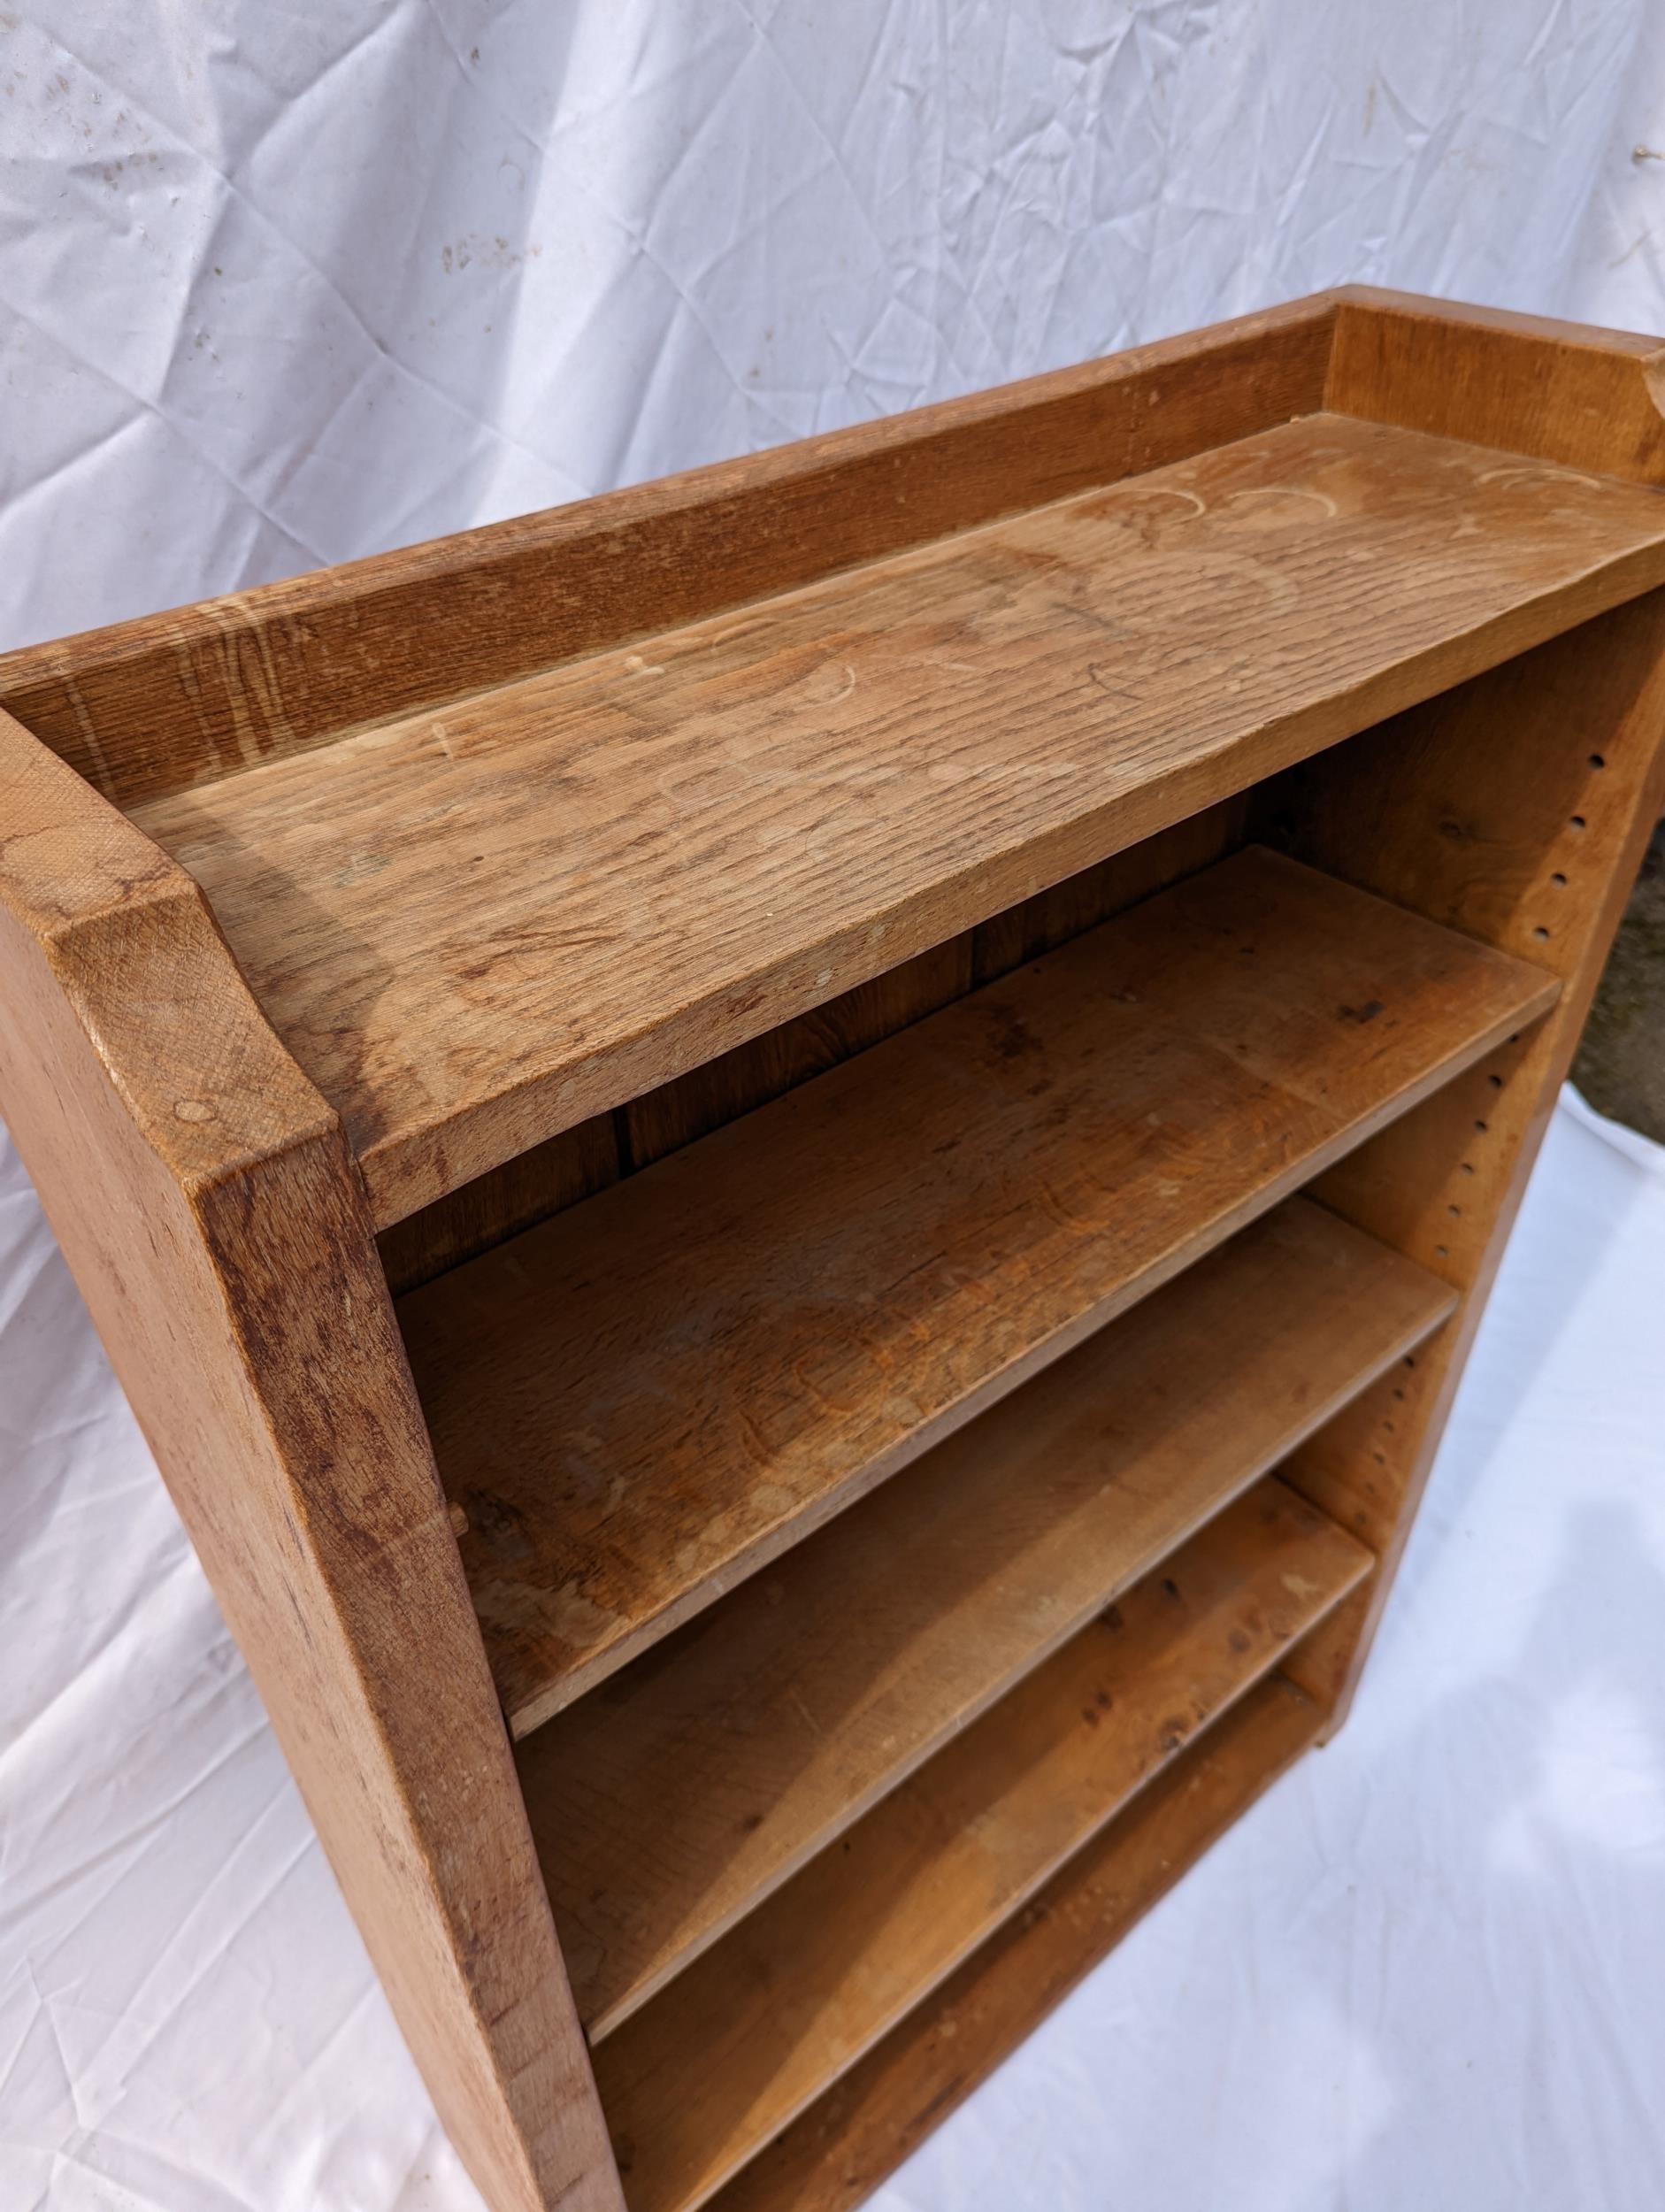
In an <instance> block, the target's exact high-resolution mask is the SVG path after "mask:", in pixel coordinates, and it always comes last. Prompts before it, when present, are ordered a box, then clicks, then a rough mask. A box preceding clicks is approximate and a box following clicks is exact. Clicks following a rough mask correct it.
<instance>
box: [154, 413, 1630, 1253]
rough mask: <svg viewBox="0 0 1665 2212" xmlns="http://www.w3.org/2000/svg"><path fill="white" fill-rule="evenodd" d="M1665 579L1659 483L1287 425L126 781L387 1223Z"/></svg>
mask: <svg viewBox="0 0 1665 2212" xmlns="http://www.w3.org/2000/svg"><path fill="white" fill-rule="evenodd" d="M1661 580H1665V500H1661V497H1660V495H1658V494H1656V493H1655V492H1653V490H1651V489H1646V488H1640V487H1636V486H1630V485H1624V484H1621V483H1618V482H1615V481H1603V480H1597V479H1594V478H1591V477H1588V476H1585V475H1583V474H1580V473H1578V472H1573V471H1569V470H1564V469H1559V468H1556V467H1554V466H1553V465H1548V464H1542V463H1532V464H1531V465H1526V464H1523V463H1522V462H1521V461H1520V460H1519V459H1518V457H1509V456H1507V455H1504V454H1500V453H1499V452H1497V451H1494V450H1492V449H1487V448H1483V447H1471V446H1466V445H1463V444H1461V443H1458V442H1455V441H1453V440H1448V439H1434V438H1429V437H1426V436H1423V435H1422V434H1418V433H1416V432H1409V431H1404V430H1400V429H1397V428H1394V427H1393V426H1388V425H1384V424H1377V423H1363V422H1359V421H1356V420H1354V419H1351V418H1349V417H1346V416H1341V415H1328V414H1326V415H1316V416H1312V417H1309V418H1307V419H1302V420H1301V421H1298V422H1293V423H1289V424H1285V425H1284V426H1281V427H1278V428H1276V429H1272V430H1268V431H1265V432H1262V433H1261V434H1257V435H1255V436H1254V437H1251V438H1247V439H1244V440H1241V441H1239V442H1237V443H1235V444H1231V445H1224V446H1220V447H1217V448H1216V449H1214V450H1212V451H1209V452H1206V453H1203V454H1201V455H1199V456H1197V457H1194V458H1193V459H1190V460H1185V461H1182V462H1178V463H1175V464H1173V465H1170V466H1169V467H1167V468H1164V469H1159V470H1154V471H1152V472H1149V473H1148V474H1147V475H1145V476H1143V477H1139V478H1137V479H1134V480H1128V481H1126V482H1123V483H1118V484H1115V485H1112V486H1110V487H1109V488H1105V489H1100V490H1094V491H1092V492H1088V493H1086V494H1084V495H1079V496H1077V497H1075V498H1073V499H1070V500H1066V501H1063V502H1060V503H1056V504H1054V505H1052V506H1049V507H1046V508H1042V509H1038V510H1036V511H1032V512H1030V513H1026V514H1023V515H1019V516H1017V517H1015V518H1009V519H1007V520H1003V521H1000V522H997V523H993V524H990V525H989V526H986V527H985V528H982V529H979V530H968V531H962V532H960V533H959V534H955V535H953V536H951V537H948V538H947V539H944V540H942V541H939V542H936V543H933V544H931V545H927V546H923V547H918V548H916V549H912V550H910V551H908V552H905V553H902V554H899V555H896V556H894V557H891V558H889V559H886V560H883V561H878V562H874V563H871V564H870V565H868V566H866V567H864V568H862V569H858V570H856V571H853V572H849V573H847V574H842V575H840V576H837V577H834V578H832V579H830V580H827V581H825V582H823V583H819V584H816V585H813V586H810V587H808V588H804V589H802V590H801V591H797V592H794V593H787V594H783V595H780V596H779V597H776V598H772V599H769V600H766V601H763V602H761V603H757V604H755V605H752V606H749V607H745V608H741V609H739V610H737V611H733V612H730V613H726V614H723V615H720V616H716V617H712V618H709V619H707V620H705V621H703V622H700V623H696V624H694V625H691V626H688V627H687V628H684V629H681V630H677V631H669V632H665V633H663V634H658V635H656V636H654V637H652V638H650V639H648V640H647V641H638V643H637V645H636V646H634V647H633V648H632V649H629V650H622V649H615V650H610V651H607V652H602V653H598V654H595V655H594V656H592V657H589V658H587V659H584V660H580V661H577V662H572V663H568V664H563V665H561V666H559V667H557V668H555V669H552V670H550V671H549V672H545V673H542V674H538V675H534V676H530V677H527V678H526V679H524V680H521V681H520V682H518V683H516V684H512V685H508V686H504V687H499V688H498V689H495V690H493V691H489V692H486V693H482V694H480V695H476V696H472V697H465V698H462V699H459V700H457V701H455V702H453V703H450V704H449V705H447V706H446V707H445V708H444V709H443V710H441V711H440V712H438V713H427V712H425V713H423V714H421V715H418V716H416V717H414V718H409V719H406V720H398V721H393V722H387V723H384V724H381V725H379V726H374V727H372V728H369V729H367V730H364V731H363V732H362V733H357V734H353V735H349V736H345V737H342V738H341V739H340V740H339V741H337V742H336V743H334V744H333V745H331V746H329V747H327V748H326V749H320V750H318V751H314V752H311V753H308V754H305V755H303V756H297V757H292V758H288V759H283V760H279V761H276V762H274V763H272V764H269V765H265V766H262V767H258V768H253V769H250V770H249V771H248V772H245V773H243V774H242V775H237V776H232V777H227V778H226V779H224V780H221V781H219V782H218V783H213V784H210V785H207V786H204V787H200V788H197V789H194V790H190V791H186V792H181V793H179V794H176V795H173V796H170V797H167V798H163V799H158V800H156V801H153V802H150V803H147V804H145V805H143V806H142V807H140V808H139V809H137V810H136V813H135V818H136V819H137V820H138V821H139V822H140V823H141V824H142V826H143V827H144V828H145V829H146V831H147V832H148V833H150V835H151V836H153V837H154V838H156V839H157V841H158V842H159V843H161V844H162V845H163V846H164V847H165V849H167V850H168V851H169V852H171V853H173V855H174V856H176V857H177V858H179V859H180V861H181V862H182V863H183V864H184V865H185V866H187V867H188V869H189V870H190V872H191V873H192V874H193V875H194V876H195V877H196V879H197V880H198V881H199V882H200V883H202V885H203V887H204V888H205V889H206V890H207V892H208V895H209V897H210V899H211V902H212V904H213V907H214V910H215V913H216V915H217V916H218V918H219V922H220V924H221V926H223V928H224V929H225V931H226V935H227V937H228V938H229V940H230V941H231V944H232V946H233V948H234V950H235V952H236V954H237V956H238V959H239V961H240V963H241V964H242V968H243V971H244V972H245V974H246V975H247V976H248V978H249V982H250V984H251V986H252V987H253V989H254V992H255V995H256V996H257V998H258V1000H259V1001H260V1003H261V1005H262V1006H263V1008H264V1009H265V1012H266V1014H267V1015H268V1017H269V1018H270V1019H271V1020H272V1023H273V1025H275V1026H276V1028H277V1030H278V1032H279V1033H280V1036H281V1037H282V1038H283V1040H284V1041H285V1043H286V1044H287V1045H288V1048H289V1049H290V1051H291V1052H292V1053H293V1054H294V1055H295V1059H296V1060H297V1061H298V1063H299V1064H300V1065H301V1066H302V1068H303V1069H304V1070H305V1071H306V1072H307V1073H308V1074H309V1075H310V1076H311V1079H312V1080H313V1081H314V1082H315V1083H316V1084H317V1085H318V1088H319V1089H320V1090H321V1091H322V1092H323V1093H324V1094H325V1095H326V1097H327V1098H328V1099H329V1100H330V1101H331V1102H333V1103H334V1105H335V1106H336V1107H337V1108H338V1109H339V1110H340V1111H341V1116H342V1118H343V1120H344V1121H345V1124H346V1126H347V1130H348V1133H349V1138H350V1140H351V1141H352V1143H353V1145H354V1148H355V1149H356V1150H357V1154H358V1156H359V1158H360V1161H361V1164H362V1165H363V1167H364V1173H365V1176H366V1178H367V1179H368V1182H369V1185H370V1189H371V1194H372V1207H373V1210H374V1212H375V1215H376V1218H377V1221H378V1223H379V1225H386V1224H387V1223H388V1222H391V1221H394V1220H396V1219H397V1218H399V1217H401V1216H402V1215H404V1214H407V1213H409V1212H410V1211H412V1210H415V1209H416V1208H417V1207H418V1206H421V1205H423V1204H426V1203H427V1202H431V1201H433V1200H434V1199H435V1198H437V1197H439V1196H440V1195H441V1194H443V1193H445V1192H447V1191H449V1190H451V1189H454V1188H455V1187H457V1185H458V1184H460V1183H463V1182H464V1181H466V1180H467V1179H470V1178H471V1177H472V1176H476V1175H478V1174H480V1173H481V1172H483V1171H486V1170H487V1169H491V1168H494V1167H495V1166H497V1165H498V1164H500V1163H501V1162H503V1160H505V1159H507V1158H509V1157H510V1156H511V1155H513V1154H516V1153H518V1152H522V1151H525V1150H526V1148H528V1147H529V1146H531V1145H533V1144H534V1143H537V1142H539V1141H542V1140H546V1139H548V1138H549V1137H551V1136H552V1135H554V1134H555V1133H556V1132H557V1131H559V1130H561V1129H563V1128H565V1127H567V1126H570V1125H572V1124H574V1123H577V1122H579V1121H581V1120H582V1119H584V1118H586V1117H587V1116H589V1115H592V1114H594V1113H595V1112H597V1111H598V1110H602V1109H604V1108H607V1107H610V1106H614V1105H618V1104H619V1103H621V1102H624V1101H625V1100H626V1099H629V1098H631V1097H633V1096H634V1095H636V1094H639V1093H641V1092H642V1091H644V1090H646V1089H648V1088H649V1087H651V1086H652V1085H654V1084H656V1083H660V1082H664V1080H666V1079H668V1078H670V1077H672V1076H675V1075H677V1074H679V1073H680V1072H682V1071H684V1070H686V1069H687V1068H689V1067H690V1066H692V1065H694V1064H695V1063H698V1062H701V1061H704V1060H708V1059H710V1057H712V1056H713V1055H715V1054H717V1053H718V1052H720V1051H723V1050H725V1048H728V1047H730V1046H733V1045H734V1044H737V1043H739V1042H741V1041H744V1040H745V1039H747V1038H748V1037H752V1036H755V1035H756V1034H757V1033H759V1032H760V1031H762V1030H763V1029H766V1028H768V1027H770V1026H771V1025H773V1024H776V1023H779V1022H780V1021H783V1020H785V1019H786V1018H789V1017H791V1016H793V1015H795V1014H798V1013H801V1012H802V1011H803V1010H805V1009H806V1008H807V1007H809V1006H810V1005H812V1004H814V1003H817V1002H821V1001H824V1000H825V999H827V998H828V997H830V996H832V995H833V994H835V993H837V992H839V991H841V990H844V989H847V988H848V987H851V986H853V985H855V984H856V983H858V982H860V981H862V980H863V979H865V978H867V977H870V976H871V975H874V974H876V973H878V972H879V971H881V970H884V969H886V968H890V967H893V966H894V965H895V964H897V963H898V962H899V961H901V960H902V959H904V958H907V957H909V956H911V955H913V954H915V953H917V952H920V951H922V950H923V949H925V948H926V947H927V946H929V945H932V944H935V943H938V942H940V941H941V940H943V939H944V938H946V937H948V936H950V935H951V934H953V933H955V931H958V930H963V929H964V928H967V927H969V926H971V925H972V924H974V923H977V922H979V921H981V920H983V919H985V918H986V917H987V916H989V915H990V914H992V913H994V912H995V911H997V910H1000V909H1001V908H1002V907H1005V906H1008V905H1009V904H1011V903H1012V902H1015V901H1017V900H1019V899H1022V898H1025V897H1027V896H1029V895H1032V894H1033V893H1035V892H1037V891H1039V890H1040V889H1041V888H1042V887H1044V886H1046V885H1047V884H1050V883H1054V882H1055V881H1057V880H1058V879H1060V878H1061V877H1063V876H1065V875H1067V874H1069V873H1070V872H1072V871H1074V870H1077V869H1079V868H1082V867H1085V866H1086V865H1088V864H1092V863H1094V862H1096V861H1099V860H1101V859H1102V858H1103V857H1104V856H1106V855H1107V854H1108V853H1110V852H1112V851H1115V850H1116V849H1118V848H1120V847H1123V846H1125V845H1127V844H1130V843H1132V842H1133V841H1135V840H1137V839H1138V838H1140V837H1143V836H1146V835H1148V834H1150V833H1152V832H1154V831H1155V830H1157V829H1160V828H1162V827H1163V826H1166V825H1167V824H1169V823H1171V822H1173V821H1176V820H1178V819H1179V818H1181V817H1183V816H1185V815H1186V814H1189V813H1191V812H1193V811H1194V810H1196V809H1197V808H1199V807H1201V806H1202V805H1205V804H1207V803H1209V802H1210V801H1212V800H1215V799H1217V798H1219V797H1221V796H1223V795H1227V794H1229V793H1231V792H1233V791H1237V790H1240V789H1242V788H1243V787H1245V786H1246V785H1247V784H1248V783H1249V782H1251V781H1253V780H1255V778H1257V777H1259V776H1263V775H1265V774H1267V773H1268V772H1270V771H1273V770H1276V769H1280V768H1283V767H1286V766H1287V765H1289V764H1291V763H1292V762H1293V761H1295V760H1297V759H1300V758H1301V757H1305V756H1306V755H1308V754H1310V753H1311V752H1313V751H1315V750H1316V749H1319V748H1321V747H1323V746H1324V745H1327V744H1329V743H1331V742H1332V741H1334V740H1335V739H1337V738H1339V737H1341V736H1344V735H1346V734H1347V733H1349V732H1352V731H1354V730H1357V729H1360V728H1362V727H1363V726H1365V725H1367V724H1369V723H1370V722H1373V721H1375V720H1377V718H1380V717H1381V716H1383V715H1385V714H1387V713H1390V712H1393V711H1394V710H1398V709H1400V708H1403V707H1405V706H1408V705H1409V704H1411V703H1414V702H1415V701H1416V700H1419V699H1422V698H1424V697H1426V696H1427V695H1429V694H1430V693H1431V692H1433V691H1435V690H1438V689H1439V688H1440V687H1443V686H1445V685H1447V684H1450V683H1453V682H1454V681H1456V680H1460V679H1462V678H1463V677H1467V676H1470V675H1472V674H1474V673H1475V672H1476V671H1477V670H1478V669H1481V668H1485V667H1487V666H1490V665H1491V664H1493V663H1494V662H1496V661H1497V660H1499V659H1500V658H1502V657H1505V656H1506V655H1508V654H1509V653H1512V652H1515V651H1518V650H1520V649H1523V648H1524V647H1527V646H1530V645H1534V644H1537V643H1538V642H1539V641H1541V640H1542V639H1544V638H1545V637H1546V636H1549V635H1551V634H1554V633H1555V632H1556V631H1559V630H1561V629H1564V628H1565V627H1567V626H1569V624H1571V623H1574V622H1577V621H1578V620H1580V619H1583V618H1585V617H1587V616H1591V615H1594V614H1597V613H1600V612H1601V611H1603V610H1604V609H1606V608H1608V607H1611V606H1613V605H1615V603H1618V602H1619V601H1621V600H1623V599H1625V598H1628V597H1630V596H1631V595H1634V594H1635V593H1637V592H1638V591H1640V590H1642V589H1644V588H1646V587H1647V586H1649V585H1652V584H1655V583H1658V582H1660V581H1661Z"/></svg>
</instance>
